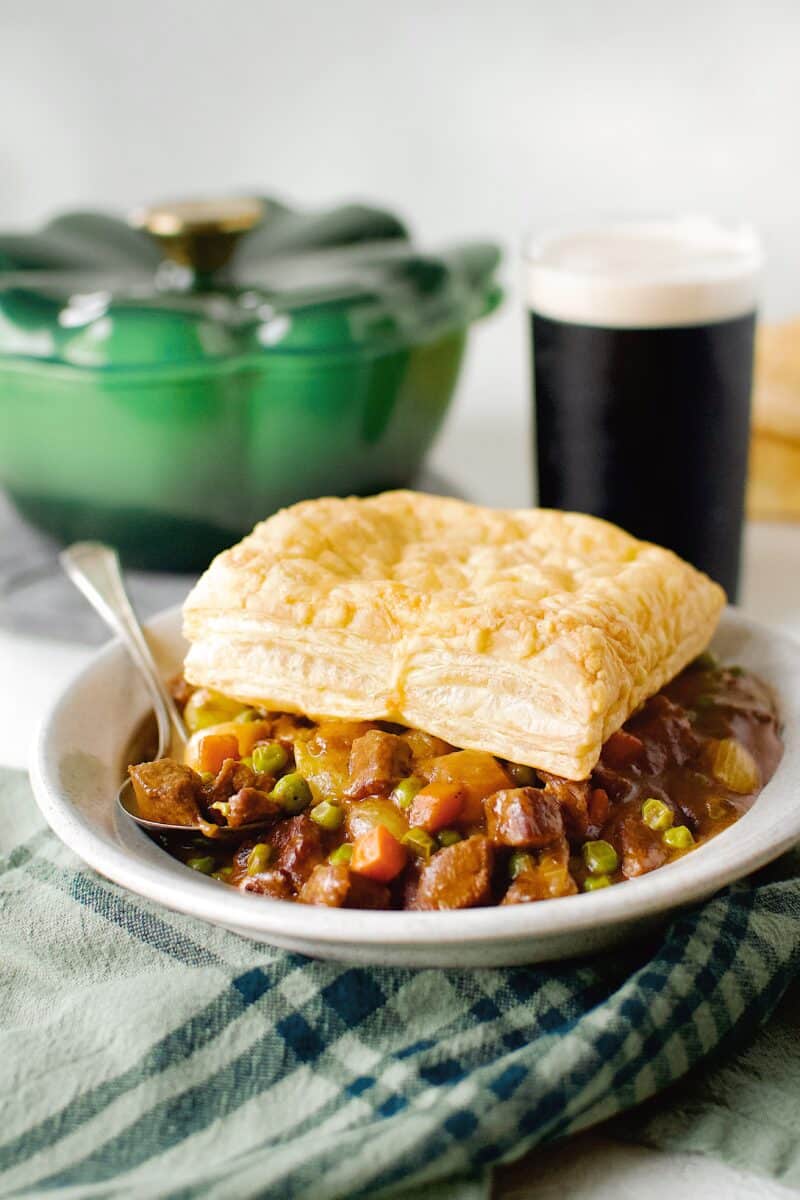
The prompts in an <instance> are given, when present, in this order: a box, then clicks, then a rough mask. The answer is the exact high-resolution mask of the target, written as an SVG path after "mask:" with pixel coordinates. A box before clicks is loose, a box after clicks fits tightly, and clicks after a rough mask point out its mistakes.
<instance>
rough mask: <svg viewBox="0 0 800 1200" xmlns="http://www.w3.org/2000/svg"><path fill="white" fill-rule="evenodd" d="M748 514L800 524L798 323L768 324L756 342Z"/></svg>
mask: <svg viewBox="0 0 800 1200" xmlns="http://www.w3.org/2000/svg"><path fill="white" fill-rule="evenodd" d="M747 511H748V515H749V516H750V517H753V518H755V519H756V520H772V521H800V320H793V321H786V322H784V323H782V324H780V325H766V326H764V327H763V328H760V329H759V331H758V334H757V337H756V365H755V391H754V396H753V433H752V438H751V443H750V476H749V480H748V489H747Z"/></svg>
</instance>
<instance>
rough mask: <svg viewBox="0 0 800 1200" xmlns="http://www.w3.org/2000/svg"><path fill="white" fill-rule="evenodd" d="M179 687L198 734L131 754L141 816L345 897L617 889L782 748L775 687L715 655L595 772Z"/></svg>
mask: <svg viewBox="0 0 800 1200" xmlns="http://www.w3.org/2000/svg"><path fill="white" fill-rule="evenodd" d="M175 695H176V699H177V700H178V703H179V704H180V706H181V707H182V709H183V714H184V718H185V721H186V723H187V726H188V728H189V730H190V731H191V733H192V736H191V739H190V741H189V744H188V746H187V749H186V755H185V762H177V761H175V760H173V759H161V760H158V761H156V762H143V763H140V764H138V765H136V766H132V767H130V768H129V771H130V775H131V778H132V780H133V785H134V789H135V792H136V797H137V802H138V805H139V810H140V812H141V814H142V816H144V817H147V818H149V819H150V820H154V821H162V822H165V823H168V824H178V825H199V826H200V829H201V831H202V833H201V835H199V836H198V834H197V832H196V830H192V832H191V834H190V833H188V832H187V834H186V835H182V834H169V835H160V836H159V840H160V841H161V843H162V844H163V846H164V847H165V849H166V850H168V851H169V853H170V854H172V855H174V856H176V857H177V858H179V859H180V860H181V861H182V862H184V863H185V864H186V865H187V867H190V868H192V869H193V870H195V871H199V872H202V873H203V874H206V875H210V876H212V877H213V878H214V879H217V880H219V881H220V882H222V883H225V884H228V885H230V886H232V887H236V888H240V889H242V890H243V891H246V892H255V893H259V894H261V895H265V896H271V897H273V898H278V899H282V900H299V901H300V902H302V903H305V904H325V905H330V906H332V907H345V908H393V909H456V908H470V907H473V906H476V905H490V904H520V903H526V902H528V901H534V900H545V899H548V898H552V897H557V896H569V895H573V894H575V893H577V892H582V891H585V892H588V891H594V890H596V889H598V888H604V887H608V886H609V885H611V884H615V883H619V882H622V881H623V880H625V879H630V878H632V877H634V876H637V875H642V874H644V873H645V872H647V871H652V870H654V869H655V868H657V867H660V866H663V865H664V864H665V863H668V862H671V861H673V860H675V859H676V858H679V857H680V856H682V855H684V854H687V853H689V852H690V851H691V850H693V849H695V848H696V847H697V846H699V845H701V844H702V843H703V842H705V841H707V840H708V839H709V838H711V837H713V836H714V835H715V834H717V833H719V832H720V831H721V830H723V829H725V828H727V827H728V826H729V825H731V824H733V822H734V821H736V820H738V818H739V817H741V816H742V815H743V813H745V812H746V811H747V809H748V808H749V807H750V805H751V804H752V803H753V800H754V799H755V797H756V796H757V794H758V792H759V791H760V790H761V789H762V788H763V787H764V785H765V784H766V782H767V781H768V779H769V778H770V776H771V775H772V774H773V772H774V770H775V768H776V766H777V764H778V762H779V760H780V756H781V753H782V744H781V740H780V723H779V718H778V714H777V710H776V706H775V701H774V698H773V696H772V694H771V692H770V690H769V688H768V687H767V686H766V685H765V684H764V683H762V682H761V680H759V679H758V678H757V677H756V676H754V675H752V674H751V673H749V672H747V671H745V670H743V669H742V668H740V667H735V666H734V667H725V666H720V665H719V664H718V663H717V662H716V661H715V660H714V659H713V658H712V656H711V655H708V654H704V655H701V657H700V658H698V659H697V660H696V661H695V662H694V663H692V664H691V666H689V667H688V668H687V669H686V670H685V671H683V672H682V673H681V674H680V675H679V676H677V678H676V679H674V680H673V681H672V682H671V683H669V684H668V685H667V686H666V687H665V688H663V689H662V691H661V692H659V693H658V694H657V695H655V696H653V697H651V699H650V700H648V701H647V702H646V703H645V704H644V705H643V706H642V707H641V708H640V709H639V710H638V711H637V712H636V713H635V714H634V715H633V716H632V717H631V718H630V720H628V721H627V722H626V724H625V726H624V727H623V728H622V729H621V730H619V731H618V732H617V733H614V734H612V736H611V737H610V738H609V739H608V741H607V742H606V743H605V745H604V747H603V752H602V755H601V758H600V761H599V763H598V764H597V766H596V768H595V770H594V771H593V772H592V774H591V777H590V778H589V779H588V780H584V781H582V782H578V783H575V782H572V781H570V780H566V779H560V778H558V777H556V776H553V775H549V774H546V773H545V772H543V771H537V770H534V769H532V768H531V767H526V766H521V765H519V764H517V763H511V762H505V761H503V760H501V759H497V758H495V757H493V756H492V755H491V754H487V753H484V752H482V751H477V750H460V749H457V748H456V747H454V746H451V745H449V744H448V743H447V742H444V741H442V740H441V739H440V738H437V737H434V736H433V735H431V734H428V733H423V732H421V731H419V730H415V729H407V728H404V727H402V726H397V725H391V724H388V723H386V722H383V721H322V722H318V723H315V722H312V721H309V720H306V719H305V718H303V717H299V716H294V715H292V714H287V713H269V712H265V711H262V710H259V709H255V708H250V707H245V706H244V705H242V704H240V703H239V702H237V701H234V700H230V699H228V698H226V697H224V696H221V695H219V694H218V693H214V692H210V691H208V690H206V689H193V688H191V687H190V686H189V685H187V684H186V683H184V682H183V681H182V680H181V681H179V683H178V685H177V686H176V688H175ZM237 831H240V832H238V833H237ZM222 833H224V834H225V837H224V838H223V837H221V836H220V835H221V834H222Z"/></svg>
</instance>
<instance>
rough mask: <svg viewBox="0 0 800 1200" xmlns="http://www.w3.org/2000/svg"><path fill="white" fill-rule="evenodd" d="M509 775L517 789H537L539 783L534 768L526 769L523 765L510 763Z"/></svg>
mask: <svg viewBox="0 0 800 1200" xmlns="http://www.w3.org/2000/svg"><path fill="white" fill-rule="evenodd" d="M508 773H509V775H510V776H511V778H512V779H513V780H514V783H515V784H516V785H517V787H535V786H536V783H537V782H538V780H537V778H536V772H535V771H534V769H533V767H526V766H524V765H523V764H522V763H509V764H508Z"/></svg>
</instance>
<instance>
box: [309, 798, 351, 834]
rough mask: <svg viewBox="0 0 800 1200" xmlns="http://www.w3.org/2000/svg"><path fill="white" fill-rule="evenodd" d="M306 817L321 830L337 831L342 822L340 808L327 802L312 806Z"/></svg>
mask: <svg viewBox="0 0 800 1200" xmlns="http://www.w3.org/2000/svg"><path fill="white" fill-rule="evenodd" d="M308 815H309V816H310V817H311V820H312V821H314V822H316V824H317V825H319V826H320V827H321V828H322V829H331V830H333V829H338V828H339V826H340V825H341V823H342V821H343V820H344V813H343V812H342V809H341V806H340V805H338V804H331V803H330V801H329V800H323V801H322V802H321V803H320V804H316V805H314V807H313V808H312V810H311V812H310V813H309V814H308Z"/></svg>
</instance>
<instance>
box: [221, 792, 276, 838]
mask: <svg viewBox="0 0 800 1200" xmlns="http://www.w3.org/2000/svg"><path fill="white" fill-rule="evenodd" d="M228 803H229V804H230V809H229V811H228V824H229V825H230V827H231V828H232V829H238V828H240V826H242V825H250V824H252V823H253V822H255V821H269V820H271V819H272V818H273V817H276V816H277V815H278V814H279V813H280V812H281V811H282V810H281V806H280V805H279V804H276V802H275V801H274V800H272V799H270V796H269V794H268V793H267V792H264V791H261V790H260V789H259V788H253V787H243V788H241V789H240V790H239V791H238V792H235V793H234V794H233V795H232V796H231V798H230V800H229V802H228Z"/></svg>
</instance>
